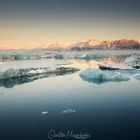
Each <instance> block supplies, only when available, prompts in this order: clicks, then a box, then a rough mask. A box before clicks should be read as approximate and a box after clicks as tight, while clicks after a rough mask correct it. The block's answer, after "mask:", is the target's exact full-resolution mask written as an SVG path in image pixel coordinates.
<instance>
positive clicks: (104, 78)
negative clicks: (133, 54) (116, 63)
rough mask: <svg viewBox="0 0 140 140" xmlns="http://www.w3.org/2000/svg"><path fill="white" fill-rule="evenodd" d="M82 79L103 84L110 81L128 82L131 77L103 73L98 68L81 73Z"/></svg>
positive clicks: (117, 73) (110, 72)
mask: <svg viewBox="0 0 140 140" xmlns="http://www.w3.org/2000/svg"><path fill="white" fill-rule="evenodd" d="M80 77H81V78H82V79H83V80H85V81H89V82H94V83H98V84H100V83H102V82H109V81H115V82H119V81H128V80H130V77H129V76H128V75H126V74H123V73H120V72H114V71H102V70H100V69H96V68H88V69H86V70H84V71H82V72H81V73H80Z"/></svg>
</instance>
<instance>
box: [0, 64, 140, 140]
mask: <svg viewBox="0 0 140 140" xmlns="http://www.w3.org/2000/svg"><path fill="white" fill-rule="evenodd" d="M78 63H79V62H78ZM76 65H77V63H76ZM79 66H80V65H79ZM82 66H83V68H86V66H87V65H84V64H83V63H82ZM79 73H80V71H78V72H75V73H72V74H66V75H60V76H52V77H47V78H43V79H38V80H34V81H32V82H28V83H26V82H25V83H23V84H19V85H14V86H13V87H9V88H7V87H4V86H1V87H0V139H1V140H6V139H7V140H10V139H13V140H17V139H18V140H19V139H20V140H22V139H23V140H27V139H28V140H48V139H62V140H64V139H78V137H74V134H80V133H81V134H83V135H84V134H87V135H88V136H87V137H86V139H91V140H139V139H140V81H138V80H134V79H132V80H130V81H124V82H107V83H101V84H95V83H92V82H90V83H89V82H87V81H84V80H82V79H81V78H80V76H79ZM62 112H65V113H62ZM50 132H51V137H49V134H50ZM69 132H70V133H71V135H67V136H64V135H65V134H67V133H69ZM61 134H63V135H61ZM80 138H82V137H80Z"/></svg>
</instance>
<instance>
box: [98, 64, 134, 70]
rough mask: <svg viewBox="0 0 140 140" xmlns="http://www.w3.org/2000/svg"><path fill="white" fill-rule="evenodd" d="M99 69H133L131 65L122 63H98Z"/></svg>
mask: <svg viewBox="0 0 140 140" xmlns="http://www.w3.org/2000/svg"><path fill="white" fill-rule="evenodd" d="M98 66H99V69H101V70H132V69H134V68H133V67H131V66H127V65H124V64H109V65H108V64H98Z"/></svg>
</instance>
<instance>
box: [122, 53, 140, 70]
mask: <svg viewBox="0 0 140 140" xmlns="http://www.w3.org/2000/svg"><path fill="white" fill-rule="evenodd" d="M123 64H124V65H127V66H131V67H133V68H140V56H139V55H131V56H130V57H128V58H126V60H125V61H124V63H123Z"/></svg>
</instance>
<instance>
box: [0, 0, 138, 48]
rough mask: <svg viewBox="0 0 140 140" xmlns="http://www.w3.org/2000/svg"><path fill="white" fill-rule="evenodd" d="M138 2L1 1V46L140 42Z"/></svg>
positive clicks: (97, 0)
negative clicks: (111, 41) (119, 40)
mask: <svg viewBox="0 0 140 140" xmlns="http://www.w3.org/2000/svg"><path fill="white" fill-rule="evenodd" d="M139 5H140V0H0V46H1V47H7V46H8V47H15V48H18V47H21V46H22V47H27V48H28V47H29V48H30V47H38V46H40V45H41V44H44V43H46V44H50V43H57V42H58V43H61V44H65V45H66V44H70V43H73V42H79V41H86V40H89V39H97V40H115V39H122V38H126V39H136V40H138V41H140V15H139V13H140V8H139Z"/></svg>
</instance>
